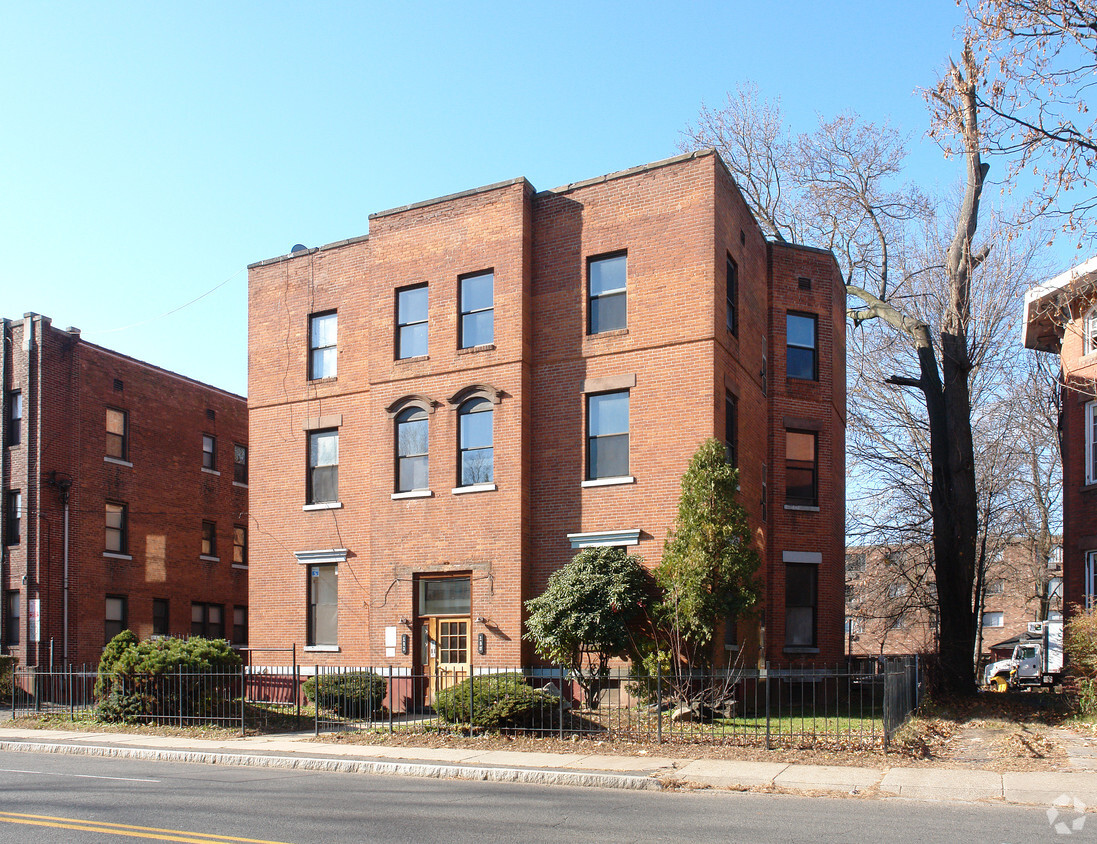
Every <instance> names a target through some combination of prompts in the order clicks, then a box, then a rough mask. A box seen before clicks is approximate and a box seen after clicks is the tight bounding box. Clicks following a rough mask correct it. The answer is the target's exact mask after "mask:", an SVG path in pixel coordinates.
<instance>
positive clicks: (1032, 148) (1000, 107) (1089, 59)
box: [967, 0, 1097, 228]
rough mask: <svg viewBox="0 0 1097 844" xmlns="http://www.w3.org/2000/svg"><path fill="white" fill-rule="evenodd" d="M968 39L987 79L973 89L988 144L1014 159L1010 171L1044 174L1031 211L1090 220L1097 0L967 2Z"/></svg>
mask: <svg viewBox="0 0 1097 844" xmlns="http://www.w3.org/2000/svg"><path fill="white" fill-rule="evenodd" d="M967 7H968V12H969V16H970V24H969V27H968V38H969V39H970V41H971V43H972V46H973V50H974V56H975V60H976V61H977V62H978V63H979V68H980V71H981V72H982V73H983V75H984V76H985V78H986V79H987V81H988V84H987V85H986V86H984V87H983V88H982V89H981V90H980V91H978V92H976V104H977V106H978V107H979V109H980V110H981V111H982V112H983V115H984V125H983V133H984V137H985V138H986V139H987V143H988V144H989V146H988V149H990V150H991V151H994V152H1003V153H1007V154H1010V155H1011V157H1012V160H1011V163H1010V165H1009V172H1008V176H1009V178H1010V179H1011V180H1012V179H1013V178H1015V177H1017V176H1018V175H1020V174H1022V173H1035V174H1036V175H1037V176H1039V177H1040V178H1041V179H1042V184H1041V186H1040V187H1039V188H1038V189H1037V191H1036V195H1035V197H1034V199H1033V201H1032V202H1031V203H1030V205H1029V209H1030V211H1031V212H1032V213H1033V214H1046V213H1051V214H1058V215H1062V216H1063V217H1064V218H1065V222H1066V224H1067V226H1068V227H1071V228H1074V227H1077V226H1078V225H1079V224H1080V223H1083V222H1085V220H1086V218H1087V217H1089V215H1090V214H1091V212H1092V211H1093V209H1094V207H1095V206H1097V195H1094V192H1093V182H1092V178H1093V175H1094V165H1095V163H1097V143H1095V142H1094V129H1095V128H1097V120H1095V119H1094V117H1093V116H1092V115H1090V113H1089V108H1088V105H1087V100H1088V98H1089V96H1090V94H1091V91H1092V88H1093V85H1094V84H1095V83H1097V2H1095V0H969V2H968V6H967Z"/></svg>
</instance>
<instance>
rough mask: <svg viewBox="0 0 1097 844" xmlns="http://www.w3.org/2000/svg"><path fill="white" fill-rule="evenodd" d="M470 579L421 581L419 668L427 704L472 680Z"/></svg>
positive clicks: (442, 578)
mask: <svg viewBox="0 0 1097 844" xmlns="http://www.w3.org/2000/svg"><path fill="white" fill-rule="evenodd" d="M470 586H471V579H470V578H469V577H468V576H460V577H423V578H421V579H420V580H419V589H418V592H419V594H418V605H417V607H416V609H417V611H418V614H419V618H418V619H417V624H416V627H417V630H418V631H419V665H420V667H421V670H422V672H423V675H424V688H423V698H424V701H423V702H424V703H426V704H427V705H432V704H433V703H434V695H435V694H437V693H438V692H439V691H441V690H442V689H448V688H449V687H450V686H452V685H454V684H456V683H460V682H461V681H462V680H464V679H465V678H466V677H468V676H469V669H470V667H471V666H470V658H469V657H470V655H469V628H470V627H471V624H470V616H471V614H472V606H471V601H470V598H471V589H470Z"/></svg>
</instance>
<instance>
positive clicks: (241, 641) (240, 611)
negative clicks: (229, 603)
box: [232, 607, 248, 645]
mask: <svg viewBox="0 0 1097 844" xmlns="http://www.w3.org/2000/svg"><path fill="white" fill-rule="evenodd" d="M232 643H233V644H234V645H246V644H247V643H248V608H247V607H233V608H232Z"/></svg>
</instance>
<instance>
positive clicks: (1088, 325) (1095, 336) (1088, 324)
mask: <svg viewBox="0 0 1097 844" xmlns="http://www.w3.org/2000/svg"><path fill="white" fill-rule="evenodd" d="M1091 352H1097V308H1090V309H1089V311H1088V312H1087V313H1086V315H1085V318H1084V319H1083V320H1082V354H1083V355H1088V354H1090V353H1091Z"/></svg>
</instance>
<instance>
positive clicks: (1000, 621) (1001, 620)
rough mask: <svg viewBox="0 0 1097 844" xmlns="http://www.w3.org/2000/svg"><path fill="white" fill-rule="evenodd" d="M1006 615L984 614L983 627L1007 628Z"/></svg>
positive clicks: (996, 613)
mask: <svg viewBox="0 0 1097 844" xmlns="http://www.w3.org/2000/svg"><path fill="white" fill-rule="evenodd" d="M1005 626H1006V614H1005V613H1003V612H985V613H983V627H1005Z"/></svg>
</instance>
